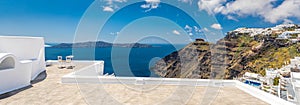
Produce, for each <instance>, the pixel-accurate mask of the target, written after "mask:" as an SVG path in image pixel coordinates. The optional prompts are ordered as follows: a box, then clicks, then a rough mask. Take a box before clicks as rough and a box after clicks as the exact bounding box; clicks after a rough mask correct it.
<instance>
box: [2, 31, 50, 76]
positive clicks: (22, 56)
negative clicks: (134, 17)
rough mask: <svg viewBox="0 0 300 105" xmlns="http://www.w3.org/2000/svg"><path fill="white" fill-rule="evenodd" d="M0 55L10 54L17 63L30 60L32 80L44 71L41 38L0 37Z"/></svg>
mask: <svg viewBox="0 0 300 105" xmlns="http://www.w3.org/2000/svg"><path fill="white" fill-rule="evenodd" d="M0 53H12V54H13V55H14V56H16V58H17V59H18V60H19V61H22V60H31V61H32V71H31V79H32V80H33V79H34V78H35V77H36V76H37V75H38V74H39V73H41V72H43V71H44V70H45V69H46V67H45V48H44V38H42V37H23V36H0Z"/></svg>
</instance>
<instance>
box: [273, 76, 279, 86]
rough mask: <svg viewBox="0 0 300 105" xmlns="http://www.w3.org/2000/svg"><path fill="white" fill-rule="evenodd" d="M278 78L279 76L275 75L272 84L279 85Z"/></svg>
mask: <svg viewBox="0 0 300 105" xmlns="http://www.w3.org/2000/svg"><path fill="white" fill-rule="evenodd" d="M279 79H280V78H279V77H275V78H274V82H273V85H274V86H278V85H279Z"/></svg>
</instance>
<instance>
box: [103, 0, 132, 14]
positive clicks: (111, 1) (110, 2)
mask: <svg viewBox="0 0 300 105" xmlns="http://www.w3.org/2000/svg"><path fill="white" fill-rule="evenodd" d="M104 2H106V6H104V7H103V11H105V12H114V10H115V9H118V8H119V6H118V5H117V3H125V2H127V0H104Z"/></svg>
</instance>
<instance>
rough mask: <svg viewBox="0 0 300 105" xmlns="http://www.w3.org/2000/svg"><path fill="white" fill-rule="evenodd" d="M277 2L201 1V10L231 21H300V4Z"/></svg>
mask: <svg viewBox="0 0 300 105" xmlns="http://www.w3.org/2000/svg"><path fill="white" fill-rule="evenodd" d="M275 2H276V0H234V1H229V0H199V2H198V6H199V9H200V10H205V11H207V12H208V13H209V14H218V13H219V14H223V15H227V18H228V19H230V20H235V21H238V20H237V17H240V18H243V17H247V16H255V17H261V18H263V19H264V21H266V22H270V23H278V22H286V19H289V18H297V19H299V20H300V14H299V13H300V2H296V0H284V1H283V2H282V3H281V4H279V6H276V5H275Z"/></svg>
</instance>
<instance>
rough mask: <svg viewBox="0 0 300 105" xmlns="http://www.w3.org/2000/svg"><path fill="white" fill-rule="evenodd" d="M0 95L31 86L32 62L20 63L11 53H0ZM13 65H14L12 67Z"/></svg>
mask: <svg viewBox="0 0 300 105" xmlns="http://www.w3.org/2000/svg"><path fill="white" fill-rule="evenodd" d="M0 64H1V65H0V66H14V67H13V68H11V67H8V68H6V67H3V68H1V70H0V94H3V93H6V92H9V91H12V90H15V89H19V88H22V87H25V86H28V85H30V80H31V69H32V62H31V61H29V62H22V63H21V62H18V61H17V58H16V57H15V56H14V55H13V54H11V53H0ZM12 64H13V65H12Z"/></svg>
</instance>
